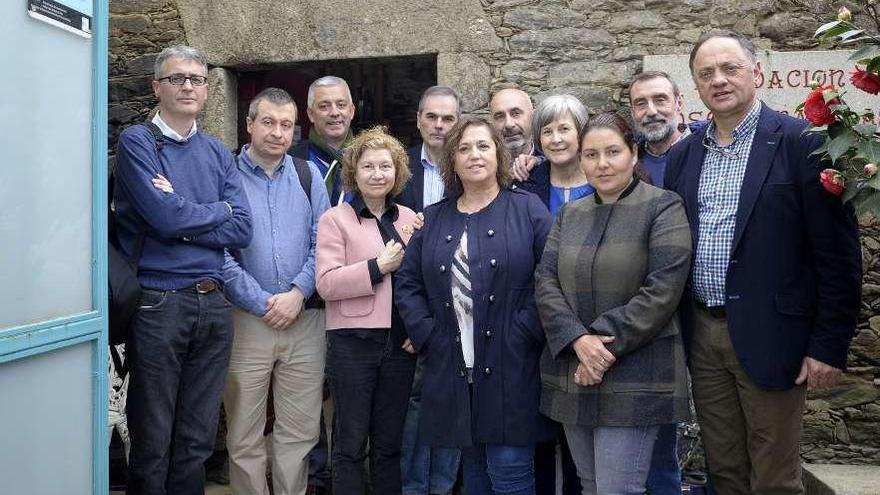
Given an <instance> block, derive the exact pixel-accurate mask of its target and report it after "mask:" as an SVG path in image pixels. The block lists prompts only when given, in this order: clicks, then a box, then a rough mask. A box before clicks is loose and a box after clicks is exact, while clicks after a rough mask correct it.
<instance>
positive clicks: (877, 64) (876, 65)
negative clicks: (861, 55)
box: [865, 57, 880, 74]
mask: <svg viewBox="0 0 880 495" xmlns="http://www.w3.org/2000/svg"><path fill="white" fill-rule="evenodd" d="M865 71H867V72H873V73H874V74H876V73H877V72H878V71H880V57H874V58H872V59H871V61H870V62H868V65H866V66H865Z"/></svg>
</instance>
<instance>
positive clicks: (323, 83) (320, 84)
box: [306, 76, 354, 108]
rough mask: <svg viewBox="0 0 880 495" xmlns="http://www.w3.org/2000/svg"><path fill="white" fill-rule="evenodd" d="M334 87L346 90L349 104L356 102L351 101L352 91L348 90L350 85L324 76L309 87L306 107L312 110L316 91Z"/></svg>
mask: <svg viewBox="0 0 880 495" xmlns="http://www.w3.org/2000/svg"><path fill="white" fill-rule="evenodd" d="M333 86H342V87H343V88H345V93H346V94H347V95H348V102H349V103H354V100H352V99H351V89H349V88H348V83H347V82H345V79H343V78H341V77H336V76H324V77H321V78H319V79H316V80H315V82H313V83H312V84H310V85H309V94H308V96H307V97H306V105H308V107H309V108H311V107H312V104H313V103H315V90H316V89H317V88H330V87H333Z"/></svg>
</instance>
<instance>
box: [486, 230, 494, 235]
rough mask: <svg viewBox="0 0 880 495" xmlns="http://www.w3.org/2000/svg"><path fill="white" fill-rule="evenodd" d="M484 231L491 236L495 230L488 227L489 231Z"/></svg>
mask: <svg viewBox="0 0 880 495" xmlns="http://www.w3.org/2000/svg"><path fill="white" fill-rule="evenodd" d="M486 233H487V234H489V237H492V236H493V235H495V231H494V230H492V229H489V231H488V232H486Z"/></svg>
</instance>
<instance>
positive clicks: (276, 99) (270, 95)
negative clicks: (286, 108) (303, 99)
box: [248, 88, 296, 120]
mask: <svg viewBox="0 0 880 495" xmlns="http://www.w3.org/2000/svg"><path fill="white" fill-rule="evenodd" d="M264 100H265V101H268V102H269V103H272V104H275V105H279V106H282V105H288V104H292V105H293V114H294V115H296V102H295V101H293V98H292V97H291V96H290V93H288V92H287V91H284V90H283V89H280V88H266V89H264V90H262V91H260V92H259V93H257V96H254V99H253V100H251V104H250V105H248V117H250V118H251V120H253V119H255V118H257V107H259V106H260V102H261V101H264Z"/></svg>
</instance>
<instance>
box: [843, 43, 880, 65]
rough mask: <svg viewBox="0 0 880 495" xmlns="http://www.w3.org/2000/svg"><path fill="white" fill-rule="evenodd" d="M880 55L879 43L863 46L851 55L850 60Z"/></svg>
mask: <svg viewBox="0 0 880 495" xmlns="http://www.w3.org/2000/svg"><path fill="white" fill-rule="evenodd" d="M877 56H880V46H877V45H868V46H863V47H861V48H859V49H858V50H856V51H855V53H853V54H852V55H850V57H849V59H850V60H855V61H857V62H858V61H860V60H865V59H869V58H874V57H877Z"/></svg>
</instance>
